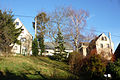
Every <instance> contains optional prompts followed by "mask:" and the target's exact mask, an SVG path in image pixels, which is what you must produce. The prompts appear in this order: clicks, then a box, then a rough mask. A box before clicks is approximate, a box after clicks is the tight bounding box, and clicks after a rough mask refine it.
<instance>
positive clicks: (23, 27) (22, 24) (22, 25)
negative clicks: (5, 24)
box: [14, 18, 32, 36]
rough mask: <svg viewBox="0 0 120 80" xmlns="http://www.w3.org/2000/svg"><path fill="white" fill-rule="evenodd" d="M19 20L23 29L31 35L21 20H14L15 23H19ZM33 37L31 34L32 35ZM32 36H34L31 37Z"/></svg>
mask: <svg viewBox="0 0 120 80" xmlns="http://www.w3.org/2000/svg"><path fill="white" fill-rule="evenodd" d="M17 20H18V21H19V22H20V23H21V24H22V27H23V28H24V29H25V30H26V31H27V32H28V33H29V34H30V32H29V31H28V30H27V29H26V27H25V26H24V24H23V23H22V22H21V21H20V19H19V18H16V19H15V20H14V22H17ZM30 35H31V34H30ZM31 36H32V35H31Z"/></svg>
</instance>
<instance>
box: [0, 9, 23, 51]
mask: <svg viewBox="0 0 120 80" xmlns="http://www.w3.org/2000/svg"><path fill="white" fill-rule="evenodd" d="M21 31H22V30H21V27H20V28H17V29H16V27H15V23H14V19H13V15H12V12H11V11H3V12H2V11H1V10H0V50H1V51H2V52H5V53H8V52H9V53H10V52H11V49H12V47H13V46H14V44H15V43H17V44H19V43H20V41H19V40H18V39H17V38H18V36H19V35H20V33H21Z"/></svg>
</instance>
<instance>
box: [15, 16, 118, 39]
mask: <svg viewBox="0 0 120 80" xmlns="http://www.w3.org/2000/svg"><path fill="white" fill-rule="evenodd" d="M14 16H17V17H26V18H35V16H26V15H14ZM51 22H54V23H55V22H56V21H51ZM85 30H89V31H91V29H87V28H85ZM93 31H94V32H100V33H108V32H105V31H100V30H93ZM111 36H114V37H120V36H119V35H111Z"/></svg>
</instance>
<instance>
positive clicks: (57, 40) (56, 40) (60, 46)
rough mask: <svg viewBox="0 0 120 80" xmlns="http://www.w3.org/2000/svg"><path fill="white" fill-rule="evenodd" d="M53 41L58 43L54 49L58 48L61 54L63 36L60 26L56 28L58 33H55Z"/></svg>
mask: <svg viewBox="0 0 120 80" xmlns="http://www.w3.org/2000/svg"><path fill="white" fill-rule="evenodd" d="M55 42H57V43H58V46H57V47H56V49H57V50H58V52H59V53H60V54H62V52H64V50H65V47H64V43H65V42H64V37H63V35H62V33H61V31H60V28H58V34H57V37H56V39H55Z"/></svg>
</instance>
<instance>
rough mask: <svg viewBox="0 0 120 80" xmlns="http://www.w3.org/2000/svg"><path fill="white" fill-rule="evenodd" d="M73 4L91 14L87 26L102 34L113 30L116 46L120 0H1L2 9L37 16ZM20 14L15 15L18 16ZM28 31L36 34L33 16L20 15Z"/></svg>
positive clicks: (119, 22) (119, 35) (119, 38)
mask: <svg viewBox="0 0 120 80" xmlns="http://www.w3.org/2000/svg"><path fill="white" fill-rule="evenodd" d="M63 6H72V7H73V8H75V9H81V8H82V9H84V10H87V11H88V12H89V14H90V17H89V19H88V20H87V28H88V29H89V28H94V29H95V30H96V31H97V32H96V34H98V35H99V34H100V33H102V32H105V34H106V35H107V34H108V33H107V32H111V34H112V41H113V42H114V44H115V48H116V47H117V45H118V43H119V42H120V1H119V0H0V9H12V11H13V14H14V15H24V16H33V17H35V16H36V15H37V13H39V12H40V11H46V12H50V11H53V10H54V9H55V8H56V7H63ZM17 17H18V16H15V18H17ZM19 18H20V20H21V21H22V23H23V24H24V25H25V27H26V28H27V29H28V31H29V32H30V33H31V34H32V35H34V29H33V28H32V22H33V21H34V18H32V17H19Z"/></svg>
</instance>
